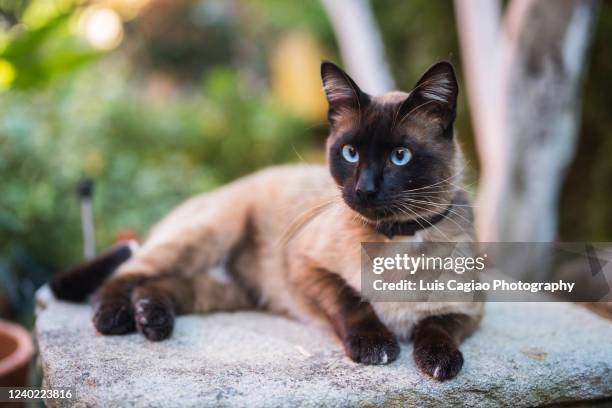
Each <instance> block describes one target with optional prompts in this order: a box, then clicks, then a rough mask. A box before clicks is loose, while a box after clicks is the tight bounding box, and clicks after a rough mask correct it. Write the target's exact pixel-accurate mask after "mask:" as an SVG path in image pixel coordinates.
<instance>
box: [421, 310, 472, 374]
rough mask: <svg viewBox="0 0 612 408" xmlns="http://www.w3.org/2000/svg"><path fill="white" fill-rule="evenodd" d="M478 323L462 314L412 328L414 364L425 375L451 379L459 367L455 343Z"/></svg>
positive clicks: (432, 320)
mask: <svg viewBox="0 0 612 408" xmlns="http://www.w3.org/2000/svg"><path fill="white" fill-rule="evenodd" d="M477 324H478V322H477V321H476V320H474V318H472V317H470V316H467V315H462V314H447V315H442V316H432V317H428V318H426V319H423V320H422V321H421V322H419V323H418V324H417V326H416V327H415V329H414V332H413V335H412V339H413V342H414V352H413V354H414V361H415V363H416V365H417V367H418V368H419V369H420V370H421V371H422V372H424V373H425V374H427V375H429V376H431V377H433V378H434V379H436V380H439V381H444V380H448V379H450V378H453V377H455V376H456V375H457V374H458V373H459V371H460V370H461V367H463V355H462V354H461V351H459V343H460V342H461V340H462V339H463V338H465V337H466V336H468V335H470V334H471V333H472V332H473V331H474V329H475V328H476V326H477Z"/></svg>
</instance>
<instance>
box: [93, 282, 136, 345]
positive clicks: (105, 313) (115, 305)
mask: <svg viewBox="0 0 612 408" xmlns="http://www.w3.org/2000/svg"><path fill="white" fill-rule="evenodd" d="M146 279H147V278H146V277H144V276H125V277H117V278H115V279H112V280H111V281H110V282H108V283H107V284H105V285H104V286H102V288H101V289H100V290H99V291H98V293H96V295H95V297H94V302H93V309H94V314H93V323H94V326H95V327H96V329H97V330H98V331H99V332H100V333H102V334H126V333H130V332H133V331H134V330H135V329H136V326H135V324H134V308H133V307H132V301H131V294H132V291H133V289H134V288H135V287H136V286H137V285H139V284H141V283H142V282H144V281H145V280H146Z"/></svg>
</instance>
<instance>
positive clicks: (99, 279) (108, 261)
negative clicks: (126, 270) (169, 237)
mask: <svg viewBox="0 0 612 408" xmlns="http://www.w3.org/2000/svg"><path fill="white" fill-rule="evenodd" d="M137 247H138V244H137V243H136V241H129V242H122V243H119V244H117V245H114V246H113V247H111V248H110V249H108V250H106V251H105V252H103V253H102V254H100V255H98V256H97V257H95V258H93V259H89V260H87V261H85V262H83V263H81V264H79V265H76V266H74V267H72V268H70V269H68V270H66V271H64V272H62V273H60V274H58V275H56V276H54V277H53V279H52V280H51V282H50V284H49V286H50V287H51V290H52V291H53V294H54V295H55V297H57V298H58V299H62V300H69V301H72V302H82V301H84V300H85V299H87V297H88V296H89V295H91V294H92V293H93V292H94V291H95V290H96V289H97V288H98V287H99V286H101V285H102V283H103V282H104V281H105V280H106V278H108V277H109V276H110V275H111V274H112V273H113V272H114V271H115V269H117V267H118V266H119V265H121V264H122V263H124V262H125V261H127V260H128V259H129V258H130V257H131V256H132V254H133V253H134V250H135V249H136V248H137Z"/></svg>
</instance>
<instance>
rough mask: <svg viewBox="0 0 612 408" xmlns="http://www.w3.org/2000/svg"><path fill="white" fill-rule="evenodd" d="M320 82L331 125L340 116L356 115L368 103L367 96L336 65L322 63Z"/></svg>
mask: <svg viewBox="0 0 612 408" xmlns="http://www.w3.org/2000/svg"><path fill="white" fill-rule="evenodd" d="M321 80H322V81H323V90H324V91H325V97H326V98H327V102H328V103H329V110H328V119H329V122H330V124H331V125H333V124H334V123H335V122H337V120H338V119H339V118H340V117H341V116H342V115H346V114H351V113H353V112H354V113H357V112H359V109H361V108H363V107H364V106H365V105H367V104H368V103H369V100H370V98H369V96H368V95H367V94H366V93H364V92H363V91H362V90H361V89H359V87H358V86H357V84H356V83H355V81H353V80H352V79H351V77H349V76H348V74H347V73H346V72H344V71H343V70H342V69H341V68H340V67H338V66H337V65H336V64H333V63H331V62H328V61H323V63H322V64H321Z"/></svg>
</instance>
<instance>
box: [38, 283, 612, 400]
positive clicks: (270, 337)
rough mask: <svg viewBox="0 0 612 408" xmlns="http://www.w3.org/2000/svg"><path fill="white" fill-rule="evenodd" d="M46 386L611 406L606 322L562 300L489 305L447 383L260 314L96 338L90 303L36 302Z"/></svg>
mask: <svg viewBox="0 0 612 408" xmlns="http://www.w3.org/2000/svg"><path fill="white" fill-rule="evenodd" d="M37 302H38V317H37V321H36V328H35V332H36V338H37V343H38V346H39V352H40V355H39V361H40V365H41V367H42V371H43V377H44V381H45V382H46V383H47V384H48V385H49V386H69V387H74V388H75V390H76V393H77V398H76V399H75V400H72V401H64V402H62V403H60V404H59V405H62V406H71V405H76V406H96V407H110V406H113V407H115V406H130V407H145V406H155V407H179V406H180V407H196V406H210V405H212V406H249V407H263V406H266V407H268V406H291V407H293V406H322V405H323V406H356V405H357V406H382V405H384V406H485V407H486V406H512V407H522V406H534V405H542V404H557V403H560V402H576V401H584V400H593V399H602V398H604V399H608V398H609V399H610V401H612V322H610V321H608V320H605V319H603V318H600V317H598V316H596V315H593V314H592V313H590V312H588V311H586V310H584V309H583V308H581V307H578V306H576V305H572V304H562V303H491V304H488V305H487V311H486V312H487V314H486V317H485V320H484V321H483V324H482V327H481V329H480V330H479V331H478V332H477V333H476V334H475V335H474V336H472V337H471V338H469V339H468V340H467V341H466V342H465V343H464V344H463V346H462V350H463V353H464V356H465V361H466V363H465V365H464V368H463V370H462V372H461V373H460V374H459V376H458V377H457V378H455V379H454V380H451V381H447V382H444V383H438V382H436V381H433V380H431V379H429V378H426V377H425V376H423V375H421V374H420V373H418V372H417V370H416V368H415V366H414V363H413V361H412V355H411V354H412V350H411V346H410V345H409V344H405V345H402V352H401V355H400V357H399V359H398V360H397V361H395V362H394V363H392V364H390V365H387V366H361V365H358V364H355V363H353V362H351V361H350V360H349V359H348V358H346V357H345V356H344V354H343V352H342V349H341V346H340V345H339V343H338V342H337V341H336V340H335V339H334V338H333V337H332V336H330V335H329V334H327V333H325V332H321V331H320V329H315V328H312V327H308V326H305V325H302V324H299V323H297V322H293V321H290V320H287V319H285V318H282V317H278V316H272V315H268V314H264V313H258V312H240V313H217V314H211V315H207V316H195V315H194V316H184V317H180V318H178V319H177V323H176V327H175V332H174V334H173V336H172V337H171V338H170V339H169V340H166V341H163V342H160V343H151V342H148V341H147V340H145V339H144V338H143V337H142V336H140V335H138V334H133V335H127V336H113V337H104V336H101V335H99V334H97V333H96V331H95V330H94V328H93V326H92V324H91V320H90V316H91V310H90V306H89V305H78V304H70V303H64V302H58V301H56V300H54V299H53V296H52V295H51V294H50V292H49V291H48V289H47V288H42V289H41V290H40V291H39V293H38V296H37Z"/></svg>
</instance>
